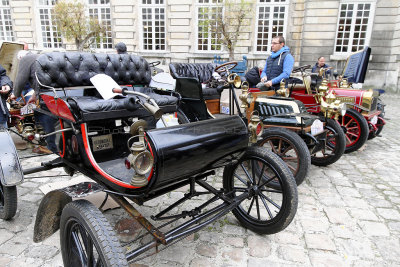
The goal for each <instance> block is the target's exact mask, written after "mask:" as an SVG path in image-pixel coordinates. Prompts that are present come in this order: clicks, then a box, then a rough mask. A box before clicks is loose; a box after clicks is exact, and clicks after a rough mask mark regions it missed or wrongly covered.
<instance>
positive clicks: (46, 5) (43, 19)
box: [38, 0, 62, 48]
mask: <svg viewBox="0 0 400 267" xmlns="http://www.w3.org/2000/svg"><path fill="white" fill-rule="evenodd" d="M56 2H57V1H56V0H39V3H38V11H39V12H38V16H39V23H40V28H39V34H40V36H41V37H42V47H43V48H61V47H62V39H61V34H60V33H59V32H58V31H57V26H56V25H54V24H53V21H52V13H53V7H54V5H55V4H56Z"/></svg>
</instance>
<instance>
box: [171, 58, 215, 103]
mask: <svg viewBox="0 0 400 267" xmlns="http://www.w3.org/2000/svg"><path fill="white" fill-rule="evenodd" d="M217 66H218V65H217V64H214V63H170V64H169V69H170V73H171V75H172V77H173V78H174V79H177V78H183V77H185V78H196V79H197V80H198V81H199V82H200V83H204V82H206V81H208V80H210V79H211V77H212V74H213V72H214V70H215V68H216V67H217ZM202 91H203V96H204V99H205V100H208V99H219V98H220V95H221V92H219V91H218V90H217V89H216V88H203V90H202Z"/></svg>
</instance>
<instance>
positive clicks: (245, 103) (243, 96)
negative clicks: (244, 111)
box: [239, 81, 250, 108]
mask: <svg viewBox="0 0 400 267" xmlns="http://www.w3.org/2000/svg"><path fill="white" fill-rule="evenodd" d="M249 95H250V94H249V83H248V82H246V81H244V82H242V93H241V94H240V96H239V99H240V100H241V101H242V104H241V105H240V108H247V107H248V106H249V105H250V102H249V101H248V96H249Z"/></svg>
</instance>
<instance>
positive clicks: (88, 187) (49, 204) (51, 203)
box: [33, 182, 103, 242]
mask: <svg viewBox="0 0 400 267" xmlns="http://www.w3.org/2000/svg"><path fill="white" fill-rule="evenodd" d="M100 191H103V187H101V186H100V185H98V184H96V183H92V182H83V183H80V184H76V185H71V186H68V187H64V188H62V189H58V190H54V191H50V192H49V193H47V194H46V195H45V196H44V197H43V199H42V201H41V202H40V205H39V208H38V211H37V214H36V221H35V228H34V230H33V242H41V241H43V240H45V239H46V238H48V237H49V236H51V235H52V234H54V233H55V232H56V231H57V230H58V229H59V228H60V219H61V213H62V210H63V209H64V207H65V205H67V204H68V203H69V202H71V201H72V200H73V199H76V198H81V197H86V196H88V195H90V194H94V193H96V192H100Z"/></svg>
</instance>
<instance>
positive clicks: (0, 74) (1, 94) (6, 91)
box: [0, 65, 13, 128]
mask: <svg viewBox="0 0 400 267" xmlns="http://www.w3.org/2000/svg"><path fill="white" fill-rule="evenodd" d="M0 85H1V89H0V127H4V128H7V120H8V117H9V116H10V112H9V111H8V108H7V104H6V100H7V98H8V96H9V95H10V93H11V89H12V85H13V83H12V81H11V80H10V78H9V77H8V76H7V74H6V70H5V69H4V68H3V66H1V65H0Z"/></svg>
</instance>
